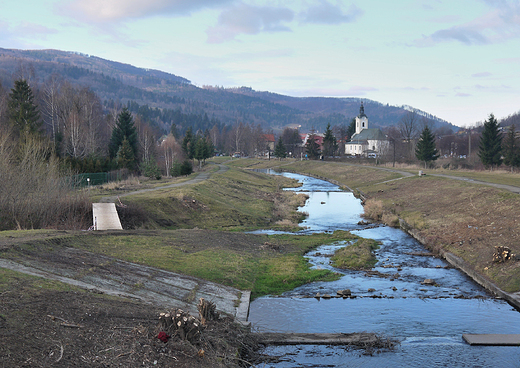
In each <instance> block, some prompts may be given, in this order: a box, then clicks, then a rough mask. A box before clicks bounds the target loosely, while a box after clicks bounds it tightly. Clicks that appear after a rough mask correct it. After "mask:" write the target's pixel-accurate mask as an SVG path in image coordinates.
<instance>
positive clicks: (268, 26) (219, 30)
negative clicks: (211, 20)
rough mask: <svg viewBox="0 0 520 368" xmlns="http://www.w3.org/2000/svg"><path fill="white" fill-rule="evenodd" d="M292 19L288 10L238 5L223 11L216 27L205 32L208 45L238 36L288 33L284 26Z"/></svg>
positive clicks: (291, 12) (286, 27)
mask: <svg viewBox="0 0 520 368" xmlns="http://www.w3.org/2000/svg"><path fill="white" fill-rule="evenodd" d="M293 19H294V12H293V11H292V10H290V9H289V8H275V7H268V6H265V7H257V6H251V5H247V4H244V3H239V4H237V5H235V6H233V7H231V8H229V9H226V10H224V11H223V12H222V13H221V14H220V16H219V18H218V21H217V25H216V26H214V27H210V28H208V30H207V31H206V33H207V35H208V42H209V43H222V42H225V41H229V40H233V39H234V38H235V37H236V36H238V35H240V34H249V35H253V34H258V33H260V32H288V31H291V29H290V28H289V27H288V26H287V25H286V24H287V23H288V22H291V21H292V20H293Z"/></svg>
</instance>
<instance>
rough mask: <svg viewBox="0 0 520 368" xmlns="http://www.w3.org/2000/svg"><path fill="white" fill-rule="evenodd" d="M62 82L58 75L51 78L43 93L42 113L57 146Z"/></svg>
mask: <svg viewBox="0 0 520 368" xmlns="http://www.w3.org/2000/svg"><path fill="white" fill-rule="evenodd" d="M60 87H61V81H60V79H59V77H58V76H57V75H56V74H53V75H51V76H50V77H49V79H48V80H47V82H46V83H45V88H44V91H43V104H42V105H43V106H42V112H43V116H44V122H45V124H46V125H48V126H49V127H50V129H51V135H52V141H53V142H54V144H56V135H57V134H58V133H59V128H60V126H59V124H58V112H59V106H58V104H59V95H60Z"/></svg>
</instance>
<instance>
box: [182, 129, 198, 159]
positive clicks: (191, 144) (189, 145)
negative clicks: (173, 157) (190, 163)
mask: <svg viewBox="0 0 520 368" xmlns="http://www.w3.org/2000/svg"><path fill="white" fill-rule="evenodd" d="M196 145H197V141H196V137H195V135H194V134H193V130H192V128H191V127H189V128H188V129H187V130H186V134H185V135H184V138H183V140H182V145H181V147H182V150H183V151H184V154H185V155H186V157H188V158H189V159H190V160H193V158H194V157H195V147H196Z"/></svg>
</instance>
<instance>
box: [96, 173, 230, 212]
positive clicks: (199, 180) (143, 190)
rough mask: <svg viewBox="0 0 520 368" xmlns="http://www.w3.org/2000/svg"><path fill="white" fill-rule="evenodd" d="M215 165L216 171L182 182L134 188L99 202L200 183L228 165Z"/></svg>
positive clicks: (109, 201) (112, 201) (108, 201)
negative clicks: (134, 189) (155, 186)
mask: <svg viewBox="0 0 520 368" xmlns="http://www.w3.org/2000/svg"><path fill="white" fill-rule="evenodd" d="M216 165H217V166H218V168H219V169H218V171H216V172H210V171H203V172H201V173H199V174H198V175H197V176H196V177H195V178H193V179H190V180H187V181H184V182H182V183H175V184H169V185H165V186H162V187H157V188H148V189H140V190H136V191H133V192H128V193H124V194H119V195H114V196H107V197H103V198H101V200H100V202H101V203H115V202H116V201H117V199H118V198H119V197H127V196H131V195H136V194H141V193H147V192H153V191H156V190H162V189H168V188H176V187H182V186H184V185H190V184H197V183H200V182H202V181H204V180H206V179H208V178H209V177H210V176H211V175H213V174H216V173H223V172H226V171H227V170H228V167H227V166H225V165H222V164H216Z"/></svg>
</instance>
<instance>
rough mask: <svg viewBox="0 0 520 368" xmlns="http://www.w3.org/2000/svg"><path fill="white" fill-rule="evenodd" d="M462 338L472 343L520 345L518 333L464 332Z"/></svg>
mask: <svg viewBox="0 0 520 368" xmlns="http://www.w3.org/2000/svg"><path fill="white" fill-rule="evenodd" d="M462 338H463V339H464V341H466V342H467V343H468V344H470V345H491V346H520V335H518V334H464V335H462Z"/></svg>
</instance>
